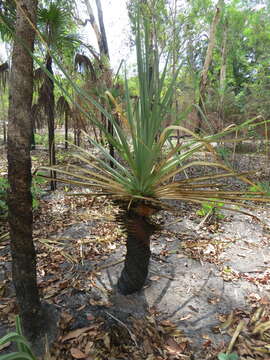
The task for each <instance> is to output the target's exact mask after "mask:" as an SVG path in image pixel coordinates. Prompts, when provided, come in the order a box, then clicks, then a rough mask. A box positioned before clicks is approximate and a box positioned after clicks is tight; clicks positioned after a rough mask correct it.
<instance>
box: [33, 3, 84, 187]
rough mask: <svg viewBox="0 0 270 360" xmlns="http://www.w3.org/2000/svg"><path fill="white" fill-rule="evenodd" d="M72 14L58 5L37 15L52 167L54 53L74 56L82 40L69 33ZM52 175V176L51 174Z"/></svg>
mask: <svg viewBox="0 0 270 360" xmlns="http://www.w3.org/2000/svg"><path fill="white" fill-rule="evenodd" d="M71 20H72V18H71V14H70V13H69V12H68V11H67V9H65V8H63V7H61V6H59V5H58V4H57V3H54V2H50V4H49V6H48V8H41V9H39V11H38V25H39V30H40V33H41V37H42V38H43V40H44V43H45V49H46V56H45V68H46V70H47V72H46V73H45V72H44V73H43V75H44V76H43V77H44V81H43V84H42V86H41V88H40V91H39V103H40V104H42V105H43V108H44V110H45V113H46V116H47V121H48V140H49V141H48V142H49V158H50V165H55V163H56V162H55V161H56V159H55V144H54V125H55V96H54V80H53V57H52V53H60V52H61V53H63V52H64V53H65V55H66V56H67V57H68V56H72V54H73V52H74V50H75V48H76V46H77V45H78V44H79V38H78V36H77V35H76V34H73V33H71V32H70V29H72V27H74V25H72V21H71ZM48 73H50V74H51V76H48ZM52 175H53V173H52ZM55 188H56V182H55V181H54V180H52V181H51V189H52V190H54V189H55Z"/></svg>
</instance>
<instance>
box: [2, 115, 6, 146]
mask: <svg viewBox="0 0 270 360" xmlns="http://www.w3.org/2000/svg"><path fill="white" fill-rule="evenodd" d="M3 137H4V144H6V143H7V126H6V119H4V121H3Z"/></svg>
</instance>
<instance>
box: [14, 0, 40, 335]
mask: <svg viewBox="0 0 270 360" xmlns="http://www.w3.org/2000/svg"><path fill="white" fill-rule="evenodd" d="M21 8H23V9H24V12H25V13H26V14H27V16H28V17H29V19H30V20H31V22H32V23H33V24H35V22H36V9H37V0H19V1H18V4H17V20H16V37H15V40H14V47H13V53H12V69H11V72H10V76H11V79H10V102H9V124H8V180H9V184H10V191H9V194H8V206H9V215H8V220H9V226H10V239H11V255H12V278H13V283H14V287H15V291H16V297H17V302H18V305H19V312H20V316H21V320H22V326H23V330H24V333H25V335H26V336H27V337H28V338H29V339H31V340H32V339H33V338H35V337H37V336H38V335H39V333H40V329H41V327H42V325H43V323H42V321H41V313H42V311H41V303H40V299H39V294H38V288H37V281H36V254H35V248H34V245H33V240H32V222H33V217H32V195H31V181H32V179H31V157H30V140H31V131H32V124H31V105H32V95H33V60H32V57H31V55H30V54H29V52H28V50H27V49H29V50H31V51H33V46H34V38H35V32H34V30H33V28H32V26H31V25H30V24H29V22H28V20H27V18H26V16H25V14H22V12H21ZM22 44H24V45H25V46H23V45H22Z"/></svg>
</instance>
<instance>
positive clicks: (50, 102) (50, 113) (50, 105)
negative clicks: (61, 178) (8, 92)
mask: <svg viewBox="0 0 270 360" xmlns="http://www.w3.org/2000/svg"><path fill="white" fill-rule="evenodd" d="M46 69H47V70H48V71H49V72H50V73H51V74H52V75H53V69H52V57H51V56H50V55H47V58H46ZM45 81H46V90H47V102H46V104H45V110H46V115H47V120H48V140H49V141H48V142H49V165H50V166H54V165H55V164H56V157H55V142H54V113H55V99H54V82H53V80H52V79H51V78H49V77H48V76H47V77H46V80H45ZM50 176H51V178H52V180H51V190H52V191H54V190H56V181H55V180H56V172H55V171H51V174H50Z"/></svg>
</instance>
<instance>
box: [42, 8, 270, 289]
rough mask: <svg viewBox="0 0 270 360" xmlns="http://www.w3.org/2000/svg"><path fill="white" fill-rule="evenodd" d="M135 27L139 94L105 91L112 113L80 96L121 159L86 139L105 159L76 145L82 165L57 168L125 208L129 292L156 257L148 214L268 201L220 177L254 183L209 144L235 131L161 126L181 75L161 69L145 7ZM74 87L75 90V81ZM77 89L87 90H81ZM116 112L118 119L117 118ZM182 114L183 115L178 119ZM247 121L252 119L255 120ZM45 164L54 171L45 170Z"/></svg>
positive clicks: (122, 282) (124, 278) (122, 284)
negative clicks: (183, 138) (208, 156)
mask: <svg viewBox="0 0 270 360" xmlns="http://www.w3.org/2000/svg"><path fill="white" fill-rule="evenodd" d="M135 25H136V26H135V28H136V51H137V72H138V82H139V96H138V98H137V99H135V101H134V99H132V97H131V96H130V93H129V87H128V82H127V79H126V80H125V99H124V102H123V104H118V103H117V102H116V101H115V99H114V97H113V96H112V95H111V94H110V93H109V92H107V93H106V94H107V97H108V103H109V104H110V105H111V107H112V111H111V112H110V111H108V110H106V109H104V108H103V107H102V106H101V105H100V104H99V103H97V102H96V101H95V100H94V99H93V98H90V97H89V96H87V95H86V94H83V96H84V98H85V101H90V102H91V103H92V104H94V105H95V106H96V107H97V108H98V109H99V110H100V111H101V112H102V113H103V114H104V115H105V116H106V118H107V119H108V120H109V121H110V122H111V124H112V125H113V127H114V136H113V137H112V136H111V134H110V133H108V131H106V129H105V128H104V127H103V126H102V124H100V123H99V122H97V121H95V120H94V119H92V120H91V121H93V122H94V123H95V125H97V126H99V127H100V129H101V130H102V131H103V133H104V135H105V136H106V138H107V141H108V142H109V143H110V144H111V145H113V147H114V149H115V153H116V154H117V156H116V158H113V157H112V156H111V155H110V153H109V150H108V149H107V148H106V147H105V146H102V145H101V144H100V143H97V142H96V141H95V140H93V139H92V138H91V137H89V141H90V142H91V143H92V144H93V145H94V146H95V147H96V149H98V150H99V152H100V154H101V156H100V157H96V156H95V155H94V154H93V153H92V151H91V150H90V151H88V150H86V149H83V148H78V147H77V148H76V154H75V155H74V156H75V157H76V158H77V159H78V160H79V162H80V165H76V164H70V165H68V166H67V168H66V169H63V168H57V167H54V168H53V169H54V170H55V171H57V172H58V173H59V174H60V178H58V181H63V182H68V183H72V184H74V185H78V186H81V187H86V188H90V189H93V194H94V195H95V196H104V195H105V196H107V197H109V198H110V199H112V201H113V203H114V204H116V205H117V206H119V207H120V212H119V215H118V217H117V219H116V220H117V221H118V222H120V224H121V225H122V227H123V229H124V230H125V232H126V236H127V241H126V258H125V264H124V268H123V271H122V274H121V276H120V278H119V280H118V288H119V290H120V292H121V293H122V294H125V295H126V294H131V293H133V292H135V291H138V290H140V289H142V288H143V285H144V284H145V280H146V278H147V274H148V266H149V259H150V256H151V251H150V237H151V235H152V234H153V233H154V232H155V231H156V230H157V226H156V225H155V224H154V223H153V222H152V221H151V217H152V215H153V214H155V213H156V212H158V211H159V210H161V209H170V208H171V207H170V205H169V203H168V201H170V200H179V201H185V202H191V203H198V204H203V203H204V202H206V201H210V202H213V203H215V202H216V203H219V202H221V201H222V203H223V204H224V207H223V208H226V206H227V207H229V206H231V205H234V204H235V203H238V204H239V201H242V200H243V201H246V200H250V199H251V200H252V201H255V200H257V201H269V198H266V197H264V196H263V193H262V192H258V193H253V195H254V194H255V195H256V196H252V197H249V194H248V193H247V192H246V191H245V192H241V191H229V190H225V189H224V185H223V183H222V182H221V181H220V179H222V178H228V177H238V178H239V179H241V180H242V181H243V182H244V183H247V184H248V185H253V182H252V181H250V180H249V179H248V178H247V177H246V176H244V175H243V174H236V173H235V171H234V170H233V169H231V168H230V167H229V166H227V165H225V164H224V163H223V162H222V161H221V160H219V157H218V154H216V152H215V150H214V148H213V147H212V145H211V142H213V141H216V140H217V139H219V138H221V137H222V136H223V135H224V134H228V133H229V132H230V131H233V129H232V128H228V129H226V130H225V131H223V132H222V133H219V134H215V135H212V136H199V135H198V134H195V133H193V132H192V131H190V130H188V129H185V128H183V127H181V126H180V125H177V123H175V124H173V125H171V126H169V127H166V128H165V127H164V120H165V119H166V118H167V117H168V116H169V115H170V112H171V104H172V97H173V93H174V89H175V84H176V79H177V75H178V74H177V72H176V74H175V77H174V78H170V80H168V79H169V77H168V76H167V75H168V71H167V68H168V66H167V65H168V59H167V61H165V64H164V63H163V70H162V71H161V70H160V65H159V54H158V49H157V47H155V46H154V47H153V46H152V45H153V44H152V42H151V39H150V27H151V21H150V20H149V18H147V17H145V16H142V14H141V12H140V9H138V11H137V16H136V21H135ZM74 88H75V89H76V87H75V86H74ZM77 90H78V92H80V94H81V95H82V90H79V89H77ZM123 109H124V110H123ZM116 112H117V114H118V120H116V118H115V116H114V115H115V113H116ZM85 115H87V114H85ZM181 116H183V114H181V115H180V116H179V117H178V119H177V121H179V120H180V118H181ZM247 123H248V124H250V121H249V122H247ZM122 124H124V125H125V126H122ZM241 126H245V125H241ZM176 130H181V131H183V132H184V133H186V134H188V135H190V140H189V141H188V142H185V143H183V144H181V145H173V144H172V142H171V140H170V139H171V135H172V133H173V132H175V131H176ZM168 144H169V145H168ZM168 147H169V149H168ZM203 149H206V150H207V151H210V152H211V153H212V154H213V158H214V160H213V161H203V160H196V159H195V158H194V156H195V155H196V153H198V152H201V151H202V150H203ZM111 165H113V166H111ZM190 167H207V168H213V169H215V170H216V169H219V170H220V171H219V172H216V171H213V173H212V174H208V175H204V176H197V177H190V178H187V177H185V176H184V174H185V172H186V171H187V170H188V169H189V168H190ZM44 169H47V170H51V169H52V168H51V167H43V170H44ZM61 174H62V177H61ZM176 179H177V180H176Z"/></svg>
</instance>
